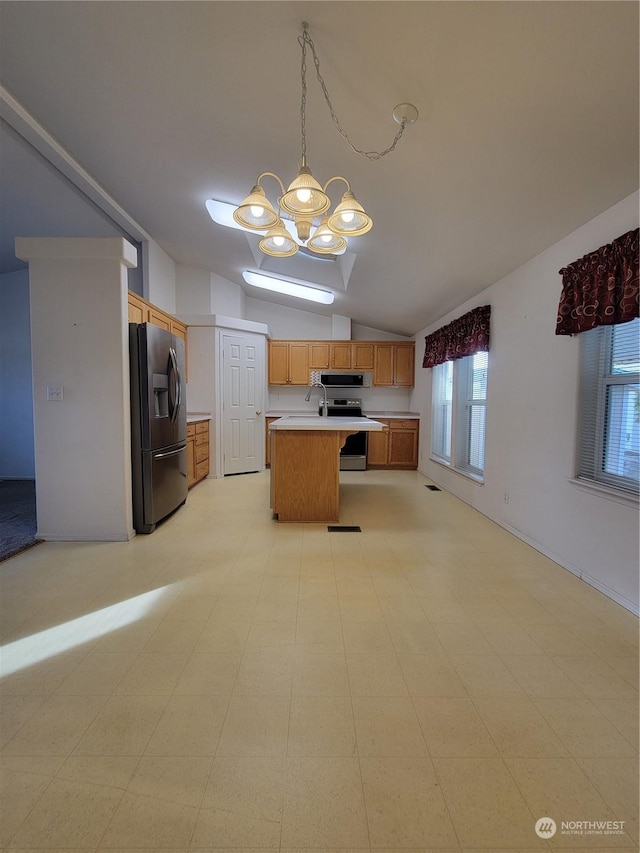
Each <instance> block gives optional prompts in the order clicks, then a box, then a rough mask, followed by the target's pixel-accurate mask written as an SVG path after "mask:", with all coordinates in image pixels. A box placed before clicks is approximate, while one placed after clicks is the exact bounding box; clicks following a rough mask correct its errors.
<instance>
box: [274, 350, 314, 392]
mask: <svg viewBox="0 0 640 853" xmlns="http://www.w3.org/2000/svg"><path fill="white" fill-rule="evenodd" d="M268 375H269V385H308V384H309V344H308V343H307V342H306V341H269V373H268Z"/></svg>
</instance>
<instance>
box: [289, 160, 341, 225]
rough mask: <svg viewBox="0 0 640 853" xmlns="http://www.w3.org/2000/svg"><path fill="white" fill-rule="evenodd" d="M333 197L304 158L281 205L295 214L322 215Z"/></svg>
mask: <svg viewBox="0 0 640 853" xmlns="http://www.w3.org/2000/svg"><path fill="white" fill-rule="evenodd" d="M330 204H331V199H330V198H329V196H328V195H327V194H326V193H325V191H324V190H323V189H322V187H321V186H320V184H319V183H318V182H317V181H316V179H315V178H314V177H313V175H312V174H311V169H310V168H309V167H308V166H307V164H306V159H305V158H303V164H302V166H301V167H300V171H299V172H298V176H297V177H296V178H295V180H293V181H292V182H291V184H290V185H289V189H288V190H287V191H286V193H285V194H284V195H283V196H282V200H281V201H280V205H281V207H282V209H283V210H286V211H287V213H290V214H292V215H293V216H311V217H314V216H320V214H322V213H324V212H325V210H328V209H329V205H330Z"/></svg>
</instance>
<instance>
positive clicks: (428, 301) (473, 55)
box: [0, 0, 638, 334]
mask: <svg viewBox="0 0 640 853" xmlns="http://www.w3.org/2000/svg"><path fill="white" fill-rule="evenodd" d="M303 20H306V21H308V22H309V27H310V33H311V37H312V38H313V40H314V42H315V44H316V48H317V50H318V54H319V58H320V63H321V70H322V72H323V75H324V77H325V81H326V83H327V86H328V88H329V92H330V93H331V96H332V99H333V102H334V107H335V110H336V112H337V114H338V117H339V119H340V121H341V122H342V124H343V125H344V127H345V129H346V131H347V133H348V134H349V136H350V138H351V139H352V141H353V142H354V144H355V145H356V146H358V147H359V148H365V149H378V150H381V149H384V148H386V147H387V146H388V145H389V144H390V142H391V140H392V139H393V135H394V134H395V132H396V130H397V125H396V124H395V123H394V122H393V120H392V117H391V113H392V109H393V107H394V105H395V104H397V103H399V102H403V101H409V102H411V103H413V104H415V105H416V106H417V108H418V110H419V113H420V117H419V119H418V121H417V122H416V123H415V124H414V125H412V126H411V127H409V128H408V129H407V131H406V133H405V136H404V138H403V139H402V140H401V141H400V143H399V144H398V147H397V149H396V151H395V152H393V153H391V154H389V155H388V156H387V157H385V158H384V159H382V160H378V161H375V162H371V161H369V160H367V159H366V158H363V157H358V156H357V155H355V154H353V153H352V152H351V151H350V150H349V149H348V148H347V146H346V145H345V143H344V141H343V140H342V138H341V137H340V136H339V134H338V133H337V132H336V130H335V128H334V127H333V125H332V123H331V120H330V116H329V112H328V110H327V107H326V104H325V102H324V100H323V98H322V94H321V90H320V88H319V86H318V84H317V81H316V79H315V74H314V68H313V63H312V60H311V58H310V57H309V61H308V73H307V83H308V100H307V149H308V159H309V164H310V166H311V168H312V170H313V172H314V175H315V176H316V177H317V178H318V179H319V180H320V181H321V183H324V182H325V181H326V180H327V179H328V178H329V177H330V176H332V175H335V174H342V175H345V176H347V177H348V178H349V180H350V181H351V184H352V187H353V190H354V192H355V193H356V196H357V197H358V198H359V200H360V201H361V202H362V203H363V204H364V206H365V207H366V209H367V210H368V211H369V212H370V213H371V215H372V216H373V218H374V221H375V226H374V229H373V230H372V231H371V232H370V233H369V234H367V235H364V236H363V237H359V238H356V239H354V240H352V242H351V245H350V251H353V252H354V253H355V254H356V261H355V265H354V268H353V272H352V275H351V278H350V281H349V285H348V288H347V290H346V292H345V291H342V292H339V293H337V295H336V301H335V303H334V304H333V306H331V307H330V308H328V309H326V308H322V307H320V306H318V307H315V306H312V304H311V303H304V304H301V303H300V302H299V301H296V300H291V299H287V298H285V297H276V296H274V297H273V300H272V301H274V302H279V303H281V304H285V305H294V306H295V307H298V308H300V307H302V308H305V309H306V310H314V311H318V312H319V313H336V314H342V315H345V316H349V317H351V318H352V320H353V321H354V322H356V323H361V324H365V325H368V326H372V327H374V328H378V329H385V330H388V331H393V332H398V333H403V334H413V333H415V332H417V331H419V330H420V329H421V328H423V327H424V326H426V325H427V324H429V323H431V322H434V321H435V320H437V319H438V318H439V317H441V316H443V315H444V314H445V313H447V312H448V311H450V310H452V309H453V308H455V307H456V306H458V305H460V304H461V303H462V302H464V301H465V300H467V299H468V298H470V297H472V296H473V295H474V294H476V293H478V292H480V291H481V290H483V289H484V288H485V287H487V286H488V285H490V284H492V283H493V282H494V281H496V280H498V279H499V278H501V277H502V276H504V275H506V274H507V273H509V272H510V271H511V270H513V269H515V268H516V267H518V266H520V265H521V264H523V263H524V262H526V261H527V260H528V259H530V258H532V257H533V256H535V255H536V254H538V253H539V252H540V251H542V250H544V249H545V248H547V247H548V246H550V245H552V244H553V243H555V242H556V241H557V240H559V239H560V238H562V237H563V236H565V235H566V234H568V233H570V232H571V231H573V230H575V229H576V228H577V227H579V226H580V225H582V224H583V223H585V222H586V221H588V220H589V219H591V218H593V217H594V216H595V215H597V214H598V213H600V212H602V211H603V210H605V209H607V208H608V207H610V206H611V205H613V204H615V203H616V202H617V201H619V200H620V199H622V198H624V197H626V196H628V195H629V194H631V193H632V192H634V191H635V190H636V189H637V188H638V4H637V3H636V2H390V0H388V2H356V0H351V2H269V0H261V2H237V0H236V2H159V3H156V2H76V3H66V2H63V3H58V2H44V3H40V2H3V3H2V4H1V6H0V23H1V25H2V26H1V32H2V35H1V41H0V79H1V82H2V85H3V86H4V87H6V89H7V90H8V92H10V93H11V94H12V95H13V96H14V97H15V98H16V99H17V101H18V102H19V103H20V104H21V105H22V106H23V107H24V109H25V110H27V111H28V112H29V113H30V114H31V115H32V116H33V117H34V118H35V119H36V120H37V121H38V122H39V123H40V124H41V125H42V126H43V127H44V128H45V129H46V130H47V131H48V132H49V133H50V134H52V136H53V137H55V139H57V140H58V142H59V143H60V144H61V145H62V146H63V147H64V148H65V149H67V151H68V152H69V153H70V154H71V156H72V157H73V158H75V159H76V160H77V161H78V163H79V164H80V165H81V166H82V167H83V168H84V169H85V170H86V171H87V172H88V173H89V174H90V175H92V176H93V178H95V180H96V181H97V182H98V183H99V184H100V185H101V186H102V187H103V188H104V189H105V190H106V192H107V193H109V194H110V195H111V196H112V197H113V199H115V201H116V202H117V203H118V204H119V205H121V206H122V207H123V208H124V209H125V210H126V211H127V212H128V213H129V214H130V215H131V217H133V219H134V220H136V221H137V222H138V223H139V224H140V226H142V228H143V229H145V230H146V231H147V232H148V233H149V234H150V235H151V236H152V237H153V238H154V239H155V240H156V241H157V242H158V243H159V244H160V246H161V247H162V248H163V249H164V250H165V251H166V252H167V253H168V254H169V255H170V256H171V257H172V258H173V259H174V260H175V261H176V262H178V263H183V264H188V265H192V266H198V267H203V268H206V269H209V270H212V271H213V272H216V273H218V274H219V275H221V276H223V277H225V278H227V279H229V280H231V281H233V282H236V283H237V284H239V285H242V286H243V287H244V288H245V290H246V291H247V293H250V294H251V295H252V296H258V297H259V298H264V293H263V292H258V291H255V290H253V289H252V288H250V287H249V286H248V285H245V284H244V283H243V281H242V277H241V276H242V271H243V270H244V269H247V268H255V267H256V264H255V260H254V257H253V254H252V252H251V249H250V245H249V242H248V241H247V239H246V237H245V236H244V235H243V234H242V233H241V232H238V231H233V230H230V229H225V228H223V227H221V226H217V225H215V224H214V223H213V222H212V221H211V219H210V218H209V216H208V214H207V212H206V210H205V206H204V205H205V200H206V199H207V198H211V197H213V198H217V199H219V200H222V201H228V202H235V203H238V202H240V201H241V200H242V198H243V197H244V196H245V195H246V194H247V193H248V192H249V189H250V188H251V186H252V184H253V183H254V181H255V178H256V177H257V175H258V173H259V172H261V171H265V170H269V171H275V172H277V173H278V174H279V175H280V176H281V177H282V178H283V180H284V181H285V183H287V182H288V181H290V180H291V179H292V178H293V177H294V176H295V173H296V170H297V161H298V158H299V156H300V47H299V45H298V42H297V38H298V35H299V32H300V26H301V22H302V21H303ZM8 137H9V134H8V133H7V132H6V130H5V133H4V134H3V144H2V148H1V149H0V156H1V157H2V160H1V161H0V165H1V167H2V168H1V171H0V181H1V183H0V190H1V191H2V195H3V197H4V199H5V202H4V203H3V207H2V216H3V223H2V226H3V231H4V232H5V235H6V234H7V233H12V234H15V233H20V234H22V235H25V233H26V232H25V229H26V228H29V229H30V231H29V233H31V234H34V233H38V232H39V233H41V234H42V233H43V232H44V233H48V232H47V230H46V229H47V228H49V229H53V230H52V231H51V233H59V230H60V227H61V211H62V209H63V208H62V206H58V207H57V208H56V206H55V204H52V203H51V200H50V196H49V195H48V194H47V193H46V187H44V186H43V185H42V182H40V183H38V181H37V170H36V169H33V170H31V171H30V170H28V169H24V168H22V169H20V168H14V164H13V159H12V155H13V154H14V150H15V149H16V147H17V146H16V145H15V144H12V143H10V144H6V143H7V139H8ZM265 187H266V189H267V191H268V192H269V191H270V189H271V186H270V184H269V183H268V182H266V183H265ZM336 188H337V190H338V193H339V191H340V184H337V185H336ZM333 192H334V190H331V193H333ZM6 199H11V200H12V201H11V203H7V201H6ZM334 200H336V201H337V198H336V199H334ZM72 207H73V205H72ZM14 214H15V217H14ZM68 215H69V221H68V223H67V222H64V217H63V222H64V226H65V228H67V229H68V230H69V233H70V234H79V233H80V234H81V233H85V232H86V231H91V230H92V229H93V230H96V229H97V233H101V232H100V229H101V228H104V227H107V226H106V225H105V221H104V217H102V218H101V217H100V216H99V215H98V214H96V222H95V223H90V224H89V223H87V222H84V223H78V222H77V221H76V220H77V217H76V215H75V211H74V210H73V209H72V210H70V211H69V214H68ZM14 218H15V219H16V222H15V224H14ZM15 229H18V231H16V230H15ZM56 229H58V230H56ZM83 229H84V230H83ZM105 233H111V232H105ZM3 245H4V244H3ZM567 260H568V261H570V260H573V259H572V258H571V259H569V258H568V259H567ZM285 263H286V262H285ZM319 266H321V265H320V264H319V262H317V261H312V260H309V261H307V262H306V272H305V275H306V276H307V277H308V278H310V279H312V278H313V276H314V269H317V268H318V267H319ZM16 267H17V262H16V261H15V259H14V258H13V257H9V258H7V257H4V258H3V259H2V269H3V270H7V269H12V268H16ZM295 274H296V275H298V276H300V270H299V268H297V269H296V273H295Z"/></svg>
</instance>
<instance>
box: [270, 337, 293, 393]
mask: <svg viewBox="0 0 640 853" xmlns="http://www.w3.org/2000/svg"><path fill="white" fill-rule="evenodd" d="M288 384H289V344H288V342H287V341H269V385H288Z"/></svg>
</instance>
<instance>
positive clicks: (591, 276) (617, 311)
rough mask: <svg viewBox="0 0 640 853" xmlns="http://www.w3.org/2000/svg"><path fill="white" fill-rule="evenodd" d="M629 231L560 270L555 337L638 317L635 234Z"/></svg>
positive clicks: (624, 321)
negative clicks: (560, 287) (560, 278)
mask: <svg viewBox="0 0 640 853" xmlns="http://www.w3.org/2000/svg"><path fill="white" fill-rule="evenodd" d="M639 230H640V229H638V228H636V229H635V231H628V232H627V233H626V234H623V235H622V237H618V238H617V239H616V240H614V241H613V242H612V243H608V244H607V245H606V246H601V247H600V248H599V249H596V251H595V252H591V253H590V254H588V255H585V256H584V257H583V258H580V259H579V260H577V261H574V262H573V263H572V264H569V266H567V267H563V268H562V269H561V270H560V275H561V276H562V294H561V296H560V304H559V305H558V320H557V324H556V335H575V334H577V333H578V332H586V331H587V330H588V329H595V327H596V326H611V325H613V324H614V323H626V322H627V320H633V319H635V318H636V317H637V316H638V277H639V276H638V232H639Z"/></svg>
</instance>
